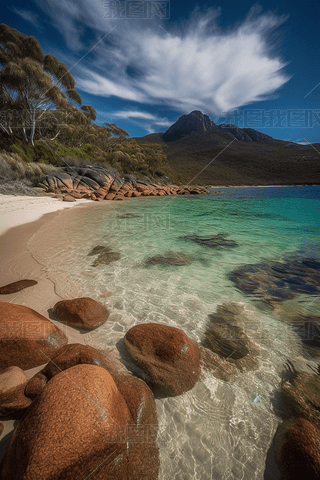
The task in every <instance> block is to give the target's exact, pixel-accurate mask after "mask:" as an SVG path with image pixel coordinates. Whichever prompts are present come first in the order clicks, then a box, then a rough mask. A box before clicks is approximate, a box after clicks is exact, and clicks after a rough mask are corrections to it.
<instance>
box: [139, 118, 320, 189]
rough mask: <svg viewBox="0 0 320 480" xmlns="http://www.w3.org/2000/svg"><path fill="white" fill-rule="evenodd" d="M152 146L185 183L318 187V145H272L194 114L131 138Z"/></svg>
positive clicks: (263, 136) (248, 130) (254, 134)
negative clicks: (163, 128) (157, 147)
mask: <svg viewBox="0 0 320 480" xmlns="http://www.w3.org/2000/svg"><path fill="white" fill-rule="evenodd" d="M135 140H136V141H137V142H138V143H146V142H147V143H148V142H152V143H158V144H160V145H161V147H162V148H163V150H164V152H165V153H166V155H167V158H168V161H169V164H170V166H171V167H172V168H173V169H174V170H175V171H176V172H178V173H179V174H180V175H182V176H183V178H184V181H186V182H189V181H191V180H192V179H194V178H196V179H197V183H200V184H203V185H209V184H211V185H313V184H317V185H319V184H320V166H319V163H320V162H319V160H320V155H319V153H318V151H317V150H319V151H320V145H318V146H317V144H314V145H312V146H311V145H300V144H295V143H292V142H287V141H285V140H278V139H275V138H273V137H270V136H269V135H266V134H264V133H262V132H259V131H258V130H254V129H252V128H239V127H237V126H236V125H232V124H222V125H216V124H215V123H214V122H213V121H212V120H210V118H209V117H208V116H207V115H204V114H203V113H202V112H200V111H199V110H194V111H193V112H191V113H190V114H188V115H182V116H181V117H180V118H179V119H178V120H177V121H176V122H175V123H174V124H173V125H171V126H170V127H169V128H168V130H167V131H166V132H164V133H151V134H149V135H146V136H144V137H135Z"/></svg>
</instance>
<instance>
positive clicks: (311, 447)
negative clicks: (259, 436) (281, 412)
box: [274, 418, 320, 480]
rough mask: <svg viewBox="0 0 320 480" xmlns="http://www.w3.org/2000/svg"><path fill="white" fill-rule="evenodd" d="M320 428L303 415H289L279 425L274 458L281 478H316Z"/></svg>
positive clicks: (319, 468)
mask: <svg viewBox="0 0 320 480" xmlns="http://www.w3.org/2000/svg"><path fill="white" fill-rule="evenodd" d="M319 445H320V430H319V429H318V428H317V427H316V426H315V425H313V424H312V423H310V422H309V421H308V420H305V419H304V418H290V419H288V420H286V421H285V422H283V423H282V424H281V425H279V427H278V429H277V431H276V434H275V437H274V448H275V459H276V463H277V466H278V469H279V471H280V473H281V479H282V480H301V479H302V478H305V479H308V480H319V478H320V448H319Z"/></svg>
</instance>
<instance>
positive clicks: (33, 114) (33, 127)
mask: <svg viewBox="0 0 320 480" xmlns="http://www.w3.org/2000/svg"><path fill="white" fill-rule="evenodd" d="M30 118H31V132H30V142H31V145H32V146H33V147H34V143H33V137H34V132H35V130H36V109H35V108H33V109H32V110H31V115H30Z"/></svg>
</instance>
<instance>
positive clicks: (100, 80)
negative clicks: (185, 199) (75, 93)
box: [39, 0, 289, 118]
mask: <svg viewBox="0 0 320 480" xmlns="http://www.w3.org/2000/svg"><path fill="white" fill-rule="evenodd" d="M41 3H43V2H40V0H39V6H41ZM46 12H47V13H48V14H49V15H51V17H53V19H54V21H55V24H56V25H58V24H59V26H58V27H57V28H59V29H60V31H61V32H62V33H63V34H64V36H65V39H66V41H67V42H68V44H69V46H70V47H71V48H73V46H74V49H76V48H82V49H84V48H85V47H86V48H87V50H89V49H90V48H92V47H93V46H94V44H95V41H92V40H91V41H90V45H87V46H85V42H88V37H81V29H79V28H77V33H76V34H75V33H74V32H75V30H76V27H75V24H76V23H77V25H78V24H79V22H80V23H81V25H83V27H88V28H89V29H91V32H94V33H96V42H98V41H99V40H100V39H101V38H102V37H103V36H104V35H106V34H107V35H106V40H107V41H102V42H100V43H99V44H98V45H97V46H96V47H95V48H94V49H93V50H92V52H91V53H90V55H88V56H87V57H85V58H84V59H83V60H82V61H81V62H80V63H79V65H78V66H77V67H76V68H77V70H75V72H73V73H74V76H75V79H76V87H77V88H80V89H81V90H83V91H85V92H87V93H90V94H93V95H99V96H105V97H108V96H111V95H113V96H116V97H118V98H121V99H123V100H131V101H135V102H140V103H144V104H148V105H153V106H166V107H167V108H171V109H176V110H178V111H179V112H182V113H189V112H190V111H191V110H195V109H196V110H201V111H203V112H204V113H206V114H209V115H210V114H211V115H221V113H222V112H225V111H228V110H232V109H235V108H238V107H240V106H243V105H248V104H251V103H253V102H257V101H261V100H264V99H266V98H268V96H269V95H271V94H272V93H273V92H274V91H276V90H278V89H279V88H280V87H281V86H283V85H284V84H285V83H286V82H287V81H288V80H289V77H288V76H287V75H286V74H285V73H283V67H284V66H285V63H284V61H283V60H282V59H281V58H277V57H275V56H274V55H273V50H272V44H271V40H270V38H271V37H272V33H273V31H274V30H276V29H277V27H279V26H280V25H281V23H283V21H284V18H283V17H277V16H275V15H273V14H263V13H261V11H260V10H259V9H257V8H253V9H251V11H250V12H249V14H248V16H247V18H246V19H245V20H244V21H243V22H242V23H240V24H237V25H236V26H235V27H233V28H230V29H229V30H227V31H222V30H221V28H220V27H219V25H218V23H217V17H218V15H219V12H218V11H217V10H213V9H209V10H207V11H204V12H201V11H200V9H197V10H195V11H194V13H193V15H192V16H191V18H190V19H189V20H188V21H185V22H184V23H183V24H179V25H175V24H174V22H173V21H170V23H169V22H167V23H166V22H165V21H163V22H162V23H161V26H159V20H156V21H153V20H150V21H146V20H144V21H139V20H133V19H131V20H130V19H127V20H118V21H116V22H115V21H114V20H110V19H104V18H103V16H104V9H103V2H100V0H91V1H90V2H89V3H88V2H87V1H84V0H79V1H78V2H77V3H74V2H70V1H66V0H56V2H54V3H50V7H46ZM61 18H62V19H63V22H61ZM115 26H116V28H114V27H115ZM113 28H114V30H112V29H113ZM111 30H112V32H111ZM166 30H167V31H166ZM83 31H84V30H83ZM70 32H71V33H70ZM109 32H111V33H109ZM81 42H82V46H80V47H79V45H81ZM93 53H94V54H95V59H94V60H93V59H92V54H93ZM80 58H81V56H79V59H80ZM89 61H90V64H89V63H88V62H89ZM123 118H124V117H123ZM137 118H138V117H137ZM140 118H143V117H140ZM144 118H146V117H144Z"/></svg>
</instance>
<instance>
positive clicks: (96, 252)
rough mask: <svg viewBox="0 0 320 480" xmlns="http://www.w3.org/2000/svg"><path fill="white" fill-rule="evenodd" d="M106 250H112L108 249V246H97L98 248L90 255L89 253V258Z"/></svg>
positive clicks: (94, 248)
mask: <svg viewBox="0 0 320 480" xmlns="http://www.w3.org/2000/svg"><path fill="white" fill-rule="evenodd" d="M106 249H107V250H110V247H107V246H106V245H97V246H96V247H93V249H92V250H91V252H90V253H88V257H92V256H93V255H98V253H101V252H103V251H105V250H106Z"/></svg>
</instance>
